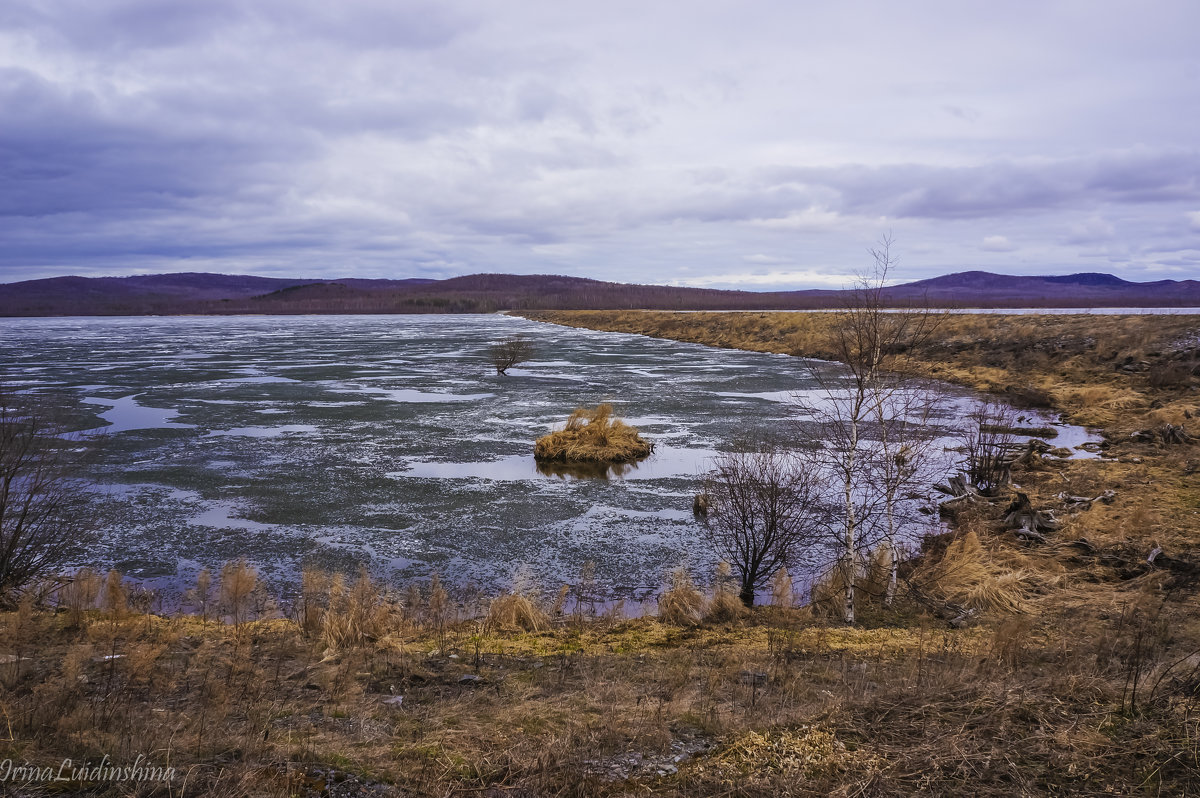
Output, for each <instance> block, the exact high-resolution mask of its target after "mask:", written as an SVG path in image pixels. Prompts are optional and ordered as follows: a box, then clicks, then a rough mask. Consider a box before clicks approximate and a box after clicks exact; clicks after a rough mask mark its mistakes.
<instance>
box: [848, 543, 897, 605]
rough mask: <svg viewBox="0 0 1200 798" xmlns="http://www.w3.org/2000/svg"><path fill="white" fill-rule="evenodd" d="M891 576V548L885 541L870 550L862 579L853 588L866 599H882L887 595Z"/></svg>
mask: <svg viewBox="0 0 1200 798" xmlns="http://www.w3.org/2000/svg"><path fill="white" fill-rule="evenodd" d="M891 575H892V547H891V546H889V545H888V544H887V542H886V541H885V542H883V543H880V544H879V545H878V546H876V547H875V548H874V549H872V550H871V553H870V554H869V555H868V556H867V558H866V565H865V567H864V568H863V574H862V578H861V579H859V581H858V583H857V584H856V585H855V587H856V589H858V591H859V592H860V593H862V594H864V595H866V596H867V597H868V598H872V599H876V600H879V599H883V598H884V597H885V596H886V595H887V589H888V582H889V581H891Z"/></svg>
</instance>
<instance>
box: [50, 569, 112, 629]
mask: <svg viewBox="0 0 1200 798" xmlns="http://www.w3.org/2000/svg"><path fill="white" fill-rule="evenodd" d="M102 583H103V577H101V576H100V574H98V573H96V572H95V571H93V570H92V569H91V568H80V569H79V570H78V571H76V572H75V575H74V576H73V577H71V579H70V580H69V581H67V582H66V583H65V584H64V585H63V586H62V587H61V588H60V589H59V591H58V601H59V603H60V604H61V605H62V606H64V607H66V608H67V612H68V617H69V618H70V622H71V625H73V626H78V625H79V623H80V622H81V621H82V620H83V614H84V613H85V612H86V611H87V610H90V609H94V608H95V606H96V598H97V597H98V596H99V595H100V586H101V584H102Z"/></svg>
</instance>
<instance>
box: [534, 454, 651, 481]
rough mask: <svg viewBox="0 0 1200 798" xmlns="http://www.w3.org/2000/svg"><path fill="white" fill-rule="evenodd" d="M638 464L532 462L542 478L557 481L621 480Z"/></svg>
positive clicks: (635, 461) (635, 462)
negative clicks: (551, 478) (553, 478)
mask: <svg viewBox="0 0 1200 798" xmlns="http://www.w3.org/2000/svg"><path fill="white" fill-rule="evenodd" d="M643 459H644V458H643ZM640 462H641V461H639V460H634V461H632V462H628V463H565V462H563V461H561V460H534V467H535V468H537V472H538V473H539V474H541V475H542V476H546V477H558V478H559V479H623V478H624V477H626V476H628V475H629V474H630V472H632V471H634V470H636V469H637V467H638V463H640Z"/></svg>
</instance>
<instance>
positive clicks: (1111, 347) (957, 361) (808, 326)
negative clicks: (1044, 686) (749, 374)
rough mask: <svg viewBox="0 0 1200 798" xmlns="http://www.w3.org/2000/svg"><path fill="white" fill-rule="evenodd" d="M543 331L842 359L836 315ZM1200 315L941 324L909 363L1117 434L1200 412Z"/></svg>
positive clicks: (637, 315) (609, 314)
mask: <svg viewBox="0 0 1200 798" xmlns="http://www.w3.org/2000/svg"><path fill="white" fill-rule="evenodd" d="M522 315H524V316H525V317H526V318H529V319H533V320H535V321H545V322H551V323H553V324H561V325H566V326H569V327H583V328H587V329H591V330H606V331H610V332H624V333H636V334H639V335H649V336H652V337H655V338H669V339H672V340H676V341H689V342H692V343H698V344H705V345H707V346H719V347H726V348H729V349H745V350H747V351H751V352H774V353H779V354H788V355H797V356H802V357H814V358H822V359H827V360H832V359H835V358H834V355H833V349H832V348H831V346H830V343H829V333H830V329H831V328H832V326H833V325H834V324H836V323H837V318H838V317H837V315H836V314H831V313H803V312H800V313H789V312H766V313H715V312H706V313H670V312H663V311H607V310H581V311H529V312H526V313H523V314H522ZM1198 346H1200V316H1149V315H1141V316H1139V315H1128V316H1088V315H1040V316H1039V315H1004V314H994V315H993V314H940V315H939V316H938V321H937V326H936V329H935V331H934V333H933V334H932V335H931V336H929V338H928V339H927V340H925V341H924V342H923V343H921V345H920V346H918V347H917V348H916V349H914V350H911V351H908V352H906V353H905V357H906V359H907V361H908V362H907V365H909V366H911V367H913V368H914V369H916V370H917V371H919V372H921V373H923V374H926V375H928V376H931V377H937V378H939V379H943V380H947V381H950V382H955V383H958V384H960V385H966V386H969V387H972V388H978V389H979V390H983V391H992V392H996V393H1001V394H1007V395H1008V396H1010V397H1012V398H1014V399H1015V400H1017V401H1025V402H1029V403H1034V404H1038V405H1041V406H1046V407H1056V408H1058V409H1060V410H1062V411H1064V412H1065V413H1066V414H1067V415H1068V417H1069V418H1070V419H1071V420H1072V421H1074V422H1075V423H1079V424H1087V425H1092V426H1100V427H1104V428H1105V429H1106V431H1108V432H1110V433H1111V434H1113V435H1116V434H1118V433H1121V432H1128V431H1132V429H1133V428H1134V427H1135V426H1136V425H1137V424H1140V423H1143V422H1144V420H1145V419H1144V415H1145V413H1146V411H1149V410H1158V411H1160V412H1159V413H1158V416H1156V417H1155V419H1151V420H1152V421H1153V420H1156V419H1157V418H1174V419H1175V420H1176V421H1178V420H1180V419H1181V417H1182V411H1183V410H1184V409H1195V408H1196V407H1197V406H1198V405H1200V395H1198V394H1197V393H1196V390H1195V389H1196V388H1197V387H1198V386H1200V376H1197V374H1196V371H1197V369H1200V355H1198V354H1197V347H1198Z"/></svg>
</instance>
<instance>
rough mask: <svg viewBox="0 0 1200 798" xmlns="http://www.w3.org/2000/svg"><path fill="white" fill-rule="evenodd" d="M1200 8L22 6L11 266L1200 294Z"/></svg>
mask: <svg viewBox="0 0 1200 798" xmlns="http://www.w3.org/2000/svg"><path fill="white" fill-rule="evenodd" d="M1198 33H1200V3H1198V2H1196V1H1195V0H1178V1H1177V2H1171V1H1170V0H1141V1H1140V2H1109V1H1106V0H1079V1H1078V2H1056V1H1055V0H1035V1H1031V2H1024V1H1022V0H1017V1H1015V2H1014V1H1013V0H1007V1H1006V2H995V1H994V0H986V1H983V0H981V1H980V2H972V1H971V0H952V1H949V0H948V1H947V2H925V1H924V0H913V1H912V2H903V3H901V2H894V0H877V1H876V2H855V0H846V1H845V2H837V3H834V2H797V1H796V0H790V1H788V2H752V1H751V0H740V1H739V2H708V1H707V0H680V1H679V2H653V1H652V0H640V1H639V2H629V3H627V2H613V0H608V1H607V2H604V3H598V2H586V3H584V2H571V1H570V0H553V1H552V2H527V1H526V0H506V1H505V2H496V1H495V0H490V1H481V2H478V3H474V2H456V1H455V2H448V1H447V0H437V2H430V3H427V4H422V3H413V2H405V1H404V0H337V1H336V2H334V1H333V0H3V2H0V282H8V281H15V280H23V279H30V278H36V277H49V276H56V275H64V274H80V275H88V276H99V275H124V274H139V273H140V274H145V273H158V272H173V271H217V272H226V273H245V274H260V275H270V276H287V277H293V276H306V277H309V276H311V277H332V278H336V277H342V276H360V277H448V276H454V275H458V274H470V273H475V272H516V273H542V274H545V273H554V274H570V275H578V276H586V277H596V278H601V279H611V280H618V281H623V282H655V283H670V284H681V285H695V286H719V287H728V286H732V287H743V288H753V289H776V288H800V287H818V286H840V285H843V284H844V283H845V282H846V281H847V279H848V277H847V275H851V274H853V273H854V272H855V271H856V270H860V269H861V268H862V267H864V266H865V265H866V262H867V255H866V250H867V248H868V247H869V246H871V244H872V243H873V242H874V241H876V240H877V239H878V238H879V237H880V236H881V235H883V234H886V233H888V232H889V231H890V232H891V234H892V235H893V236H894V239H895V246H894V253H895V254H897V255H899V258H900V262H899V266H898V268H897V269H896V270H895V272H894V276H895V277H897V278H899V279H901V280H909V279H919V278H923V277H929V276H933V275H936V274H943V273H947V272H953V271H964V270H968V269H985V270H989V271H998V272H1004V273H1011V274H1048V273H1055V274H1064V273H1071V272H1079V271H1099V272H1110V273H1113V274H1117V275H1120V276H1122V277H1125V278H1127V279H1132V280H1148V279H1161V278H1176V279H1178V278H1184V277H1200V55H1198V53H1200V43H1198V38H1197V37H1198Z"/></svg>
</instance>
